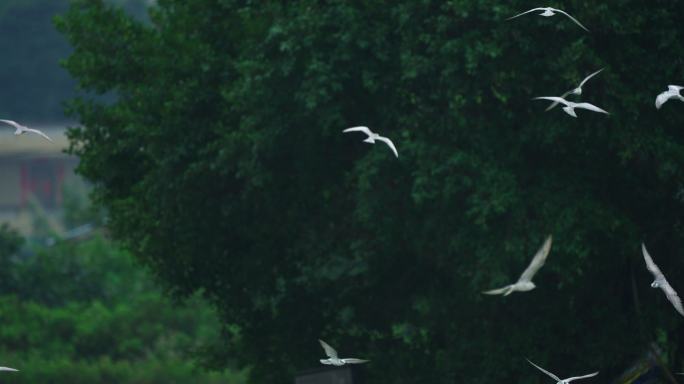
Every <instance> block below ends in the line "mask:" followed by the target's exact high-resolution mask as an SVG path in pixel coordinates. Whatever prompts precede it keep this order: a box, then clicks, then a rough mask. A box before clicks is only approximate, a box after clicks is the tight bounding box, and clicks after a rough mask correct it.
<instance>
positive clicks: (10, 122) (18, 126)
mask: <svg viewBox="0 0 684 384" xmlns="http://www.w3.org/2000/svg"><path fill="white" fill-rule="evenodd" d="M0 121H2V122H3V123H5V124H9V125H11V126H13V127H14V128H19V129H21V128H23V127H22V126H21V125H20V124H19V123H17V122H16V121H13V120H3V119H0Z"/></svg>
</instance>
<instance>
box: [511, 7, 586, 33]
mask: <svg viewBox="0 0 684 384" xmlns="http://www.w3.org/2000/svg"><path fill="white" fill-rule="evenodd" d="M534 11H542V12H541V13H540V14H539V16H544V17H551V16H553V15H555V14H556V12H558V13H561V14H563V15H565V16H567V17H568V18H570V20H572V21H574V22H575V24H577V25H579V26H580V27H582V29H584V30H585V31H587V32H589V30H588V29H587V27H585V26H584V25H582V23H580V22H579V21H577V19H575V18H574V17H572V16H570V14H568V13H567V12H565V11H562V10H560V9H556V8H551V7H539V8H533V9H530V10H529V11H525V12H523V13H520V14H517V15H515V16H513V17H509V18H508V19H506V20H512V19H515V18H516V17H520V16H522V15H526V14H528V13H530V12H534Z"/></svg>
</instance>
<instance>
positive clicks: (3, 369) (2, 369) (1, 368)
mask: <svg viewBox="0 0 684 384" xmlns="http://www.w3.org/2000/svg"><path fill="white" fill-rule="evenodd" d="M0 371H9V372H19V370H18V369H14V368H9V367H0Z"/></svg>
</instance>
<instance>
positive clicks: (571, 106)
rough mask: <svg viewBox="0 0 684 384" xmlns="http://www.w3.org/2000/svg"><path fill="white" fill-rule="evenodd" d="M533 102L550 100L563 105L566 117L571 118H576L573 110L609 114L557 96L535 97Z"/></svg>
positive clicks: (588, 104) (593, 106)
mask: <svg viewBox="0 0 684 384" xmlns="http://www.w3.org/2000/svg"><path fill="white" fill-rule="evenodd" d="M533 100H550V101H556V102H559V103H561V104H564V105H565V107H563V110H564V111H565V113H567V114H568V115H570V116H572V117H577V114H576V113H575V108H579V109H587V110H590V111H594V112H600V113H605V114H606V115H609V113H608V112H607V111H604V110H603V109H601V108H599V107H597V106H595V105H594V104H590V103H574V102H572V101H568V100H565V99H564V98H562V97H558V96H542V97H535V98H533Z"/></svg>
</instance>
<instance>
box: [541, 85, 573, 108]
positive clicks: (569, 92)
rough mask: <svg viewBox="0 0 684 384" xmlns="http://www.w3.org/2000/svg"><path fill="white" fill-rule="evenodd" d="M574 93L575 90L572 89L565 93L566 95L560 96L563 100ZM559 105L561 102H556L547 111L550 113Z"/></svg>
mask: <svg viewBox="0 0 684 384" xmlns="http://www.w3.org/2000/svg"><path fill="white" fill-rule="evenodd" d="M572 91H574V89H571V90H569V91H567V92H565V93H564V94H562V95H561V96H560V97H561V99H565V97H566V96H567V95H569V94H571V93H572ZM558 104H560V101H554V102H553V103H551V105H549V106H548V108H546V109H545V111H550V110H552V109H553V108H555V107H556V105H558Z"/></svg>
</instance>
